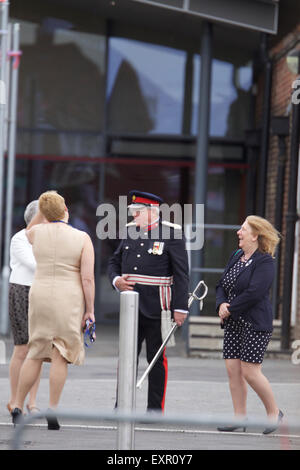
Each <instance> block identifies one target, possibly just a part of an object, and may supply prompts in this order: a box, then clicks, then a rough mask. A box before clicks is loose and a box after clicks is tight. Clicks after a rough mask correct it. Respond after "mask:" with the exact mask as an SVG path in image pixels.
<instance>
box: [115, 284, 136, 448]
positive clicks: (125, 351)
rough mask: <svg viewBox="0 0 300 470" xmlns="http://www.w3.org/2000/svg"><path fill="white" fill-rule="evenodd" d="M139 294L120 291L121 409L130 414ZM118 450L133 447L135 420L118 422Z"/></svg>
mask: <svg viewBox="0 0 300 470" xmlns="http://www.w3.org/2000/svg"><path fill="white" fill-rule="evenodd" d="M138 309H139V294H138V292H134V291H124V292H121V294H120V326H119V328H120V330H119V366H118V410H119V411H120V412H123V413H126V412H129V413H131V412H132V411H134V410H135V397H136V367H137V333H138ZM117 449H118V450H133V449H134V423H133V422H132V423H119V425H118V433H117Z"/></svg>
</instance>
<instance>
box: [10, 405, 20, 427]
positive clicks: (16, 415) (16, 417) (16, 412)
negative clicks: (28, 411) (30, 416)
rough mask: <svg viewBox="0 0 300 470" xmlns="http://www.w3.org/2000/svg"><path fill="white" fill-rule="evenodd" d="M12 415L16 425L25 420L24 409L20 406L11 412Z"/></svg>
mask: <svg viewBox="0 0 300 470" xmlns="http://www.w3.org/2000/svg"><path fill="white" fill-rule="evenodd" d="M11 417H12V422H13V425H14V426H16V425H17V424H20V423H21V422H22V421H23V413H22V410H20V408H14V409H13V410H12V412H11Z"/></svg>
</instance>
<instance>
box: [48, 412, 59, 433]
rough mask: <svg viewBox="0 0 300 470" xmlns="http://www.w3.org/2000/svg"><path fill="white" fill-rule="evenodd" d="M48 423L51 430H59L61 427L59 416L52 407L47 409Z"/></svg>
mask: <svg viewBox="0 0 300 470" xmlns="http://www.w3.org/2000/svg"><path fill="white" fill-rule="evenodd" d="M46 419H47V423H48V429H49V430H50V431H58V430H59V429H60V425H59V422H58V421H57V418H56V416H55V414H54V413H53V410H51V409H50V408H49V409H48V410H47V416H46Z"/></svg>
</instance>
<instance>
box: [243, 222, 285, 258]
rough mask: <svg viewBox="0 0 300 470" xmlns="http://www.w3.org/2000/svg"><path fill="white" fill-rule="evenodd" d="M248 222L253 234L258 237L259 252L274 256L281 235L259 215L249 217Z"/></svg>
mask: <svg viewBox="0 0 300 470" xmlns="http://www.w3.org/2000/svg"><path fill="white" fill-rule="evenodd" d="M246 220H247V222H248V224H249V225H250V227H251V230H252V232H253V234H254V235H257V242H258V249H259V251H261V252H262V253H269V254H270V255H271V256H274V254H275V250H276V246H277V245H278V243H279V242H280V238H281V236H280V233H279V232H278V231H277V230H276V228H275V227H273V225H272V224H271V223H270V222H269V221H268V220H266V219H264V218H263V217H259V216H258V215H248V217H247V218H246Z"/></svg>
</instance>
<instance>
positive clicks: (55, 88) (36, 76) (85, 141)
mask: <svg viewBox="0 0 300 470" xmlns="http://www.w3.org/2000/svg"><path fill="white" fill-rule="evenodd" d="M74 28H75V26H74V25H73V24H72V23H71V22H68V21H65V20H62V19H58V18H44V19H43V20H42V21H41V24H36V23H33V22H29V21H23V20H22V21H20V31H21V38H20V43H21V46H20V47H21V50H22V60H21V66H20V72H19V100H18V108H19V109H18V127H19V135H18V149H17V151H18V153H22V154H32V155H37V154H39V155H40V154H43V155H56V156H57V155H67V156H74V157H76V156H89V157H94V156H99V148H100V145H101V139H102V137H101V130H102V128H103V114H104V112H103V111H104V96H105V93H104V83H105V80H104V76H105V69H104V67H105V37H104V36H101V35H96V34H93V33H89V32H83V31H75V30H74Z"/></svg>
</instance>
